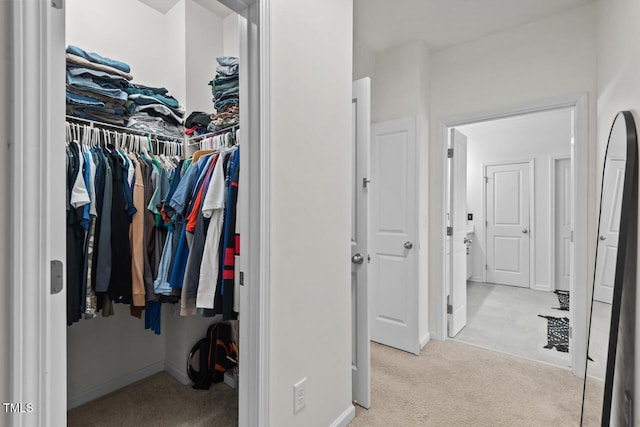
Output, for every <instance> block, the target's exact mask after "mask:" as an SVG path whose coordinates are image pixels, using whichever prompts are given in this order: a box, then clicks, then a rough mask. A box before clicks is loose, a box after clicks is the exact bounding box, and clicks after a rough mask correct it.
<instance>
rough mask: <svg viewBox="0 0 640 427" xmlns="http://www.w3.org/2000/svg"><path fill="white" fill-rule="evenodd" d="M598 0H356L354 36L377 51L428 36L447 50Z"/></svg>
mask: <svg viewBox="0 0 640 427" xmlns="http://www.w3.org/2000/svg"><path fill="white" fill-rule="evenodd" d="M594 1H595V0H393V1H391V0H354V37H355V38H356V39H358V40H359V41H360V42H362V43H364V44H365V45H366V46H367V47H369V48H370V49H371V50H372V51H373V52H374V53H380V52H382V51H385V50H387V49H389V48H391V47H395V46H398V45H401V44H404V43H408V42H412V41H416V40H422V41H424V42H425V43H426V45H427V46H428V47H429V49H430V50H431V51H437V50H441V49H444V48H447V47H450V46H453V45H456V44H459V43H464V42H467V41H471V40H473V39H477V38H479V37H482V36H486V35H489V34H491V33H495V32H498V31H501V30H505V29H508V28H512V27H516V26H519V25H523V24H527V23H530V22H534V21H537V20H539V19H542V18H545V17H548V16H551V15H555V14H557V13H560V12H564V11H566V10H569V9H572V8H575V7H578V6H582V5H585V4H588V3H593V2H594Z"/></svg>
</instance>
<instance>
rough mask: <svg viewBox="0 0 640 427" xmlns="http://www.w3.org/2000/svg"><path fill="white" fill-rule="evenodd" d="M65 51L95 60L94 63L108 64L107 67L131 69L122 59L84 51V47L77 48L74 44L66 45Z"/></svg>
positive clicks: (128, 70) (124, 70)
mask: <svg viewBox="0 0 640 427" xmlns="http://www.w3.org/2000/svg"><path fill="white" fill-rule="evenodd" d="M67 53H72V54H74V55H77V56H80V57H82V58H84V59H86V60H87V61H91V62H95V63H96V64H102V65H108V66H109V67H113V68H115V69H118V70H120V71H123V72H125V73H128V72H130V71H131V67H129V65H127V64H125V63H124V62H122V61H118V60H116V59H111V58H106V57H104V56H102V55H98V54H97V53H93V52H91V53H89V52H86V51H85V50H84V49H82V48H79V47H78V46H74V45H69V46H67Z"/></svg>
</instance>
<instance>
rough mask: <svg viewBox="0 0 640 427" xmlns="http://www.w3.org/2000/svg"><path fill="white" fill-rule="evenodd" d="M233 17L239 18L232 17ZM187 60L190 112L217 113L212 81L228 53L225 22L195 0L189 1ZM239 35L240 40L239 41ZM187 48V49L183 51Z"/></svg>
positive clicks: (187, 105) (231, 16) (187, 100)
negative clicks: (218, 59)
mask: <svg viewBox="0 0 640 427" xmlns="http://www.w3.org/2000/svg"><path fill="white" fill-rule="evenodd" d="M229 18H235V19H236V21H237V19H238V18H237V15H235V14H231V15H229ZM185 22H186V23H188V24H187V25H186V47H187V49H186V60H187V78H186V84H187V97H186V108H187V111H188V112H192V111H204V112H207V113H211V112H213V100H212V98H213V96H212V94H211V86H209V82H210V81H211V80H213V77H214V76H215V74H216V66H217V65H218V63H217V61H216V58H217V57H218V56H221V55H223V54H224V47H223V45H224V44H226V43H224V38H223V34H224V32H223V28H224V27H223V22H222V19H221V18H220V17H218V16H217V15H215V14H214V13H213V12H211V11H209V10H208V9H205V8H204V7H202V6H200V5H199V4H198V3H196V2H194V1H191V0H190V1H187V12H186V21H185ZM237 38H238V36H237V32H236V40H237ZM183 49H184V48H183Z"/></svg>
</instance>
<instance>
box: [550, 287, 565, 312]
mask: <svg viewBox="0 0 640 427" xmlns="http://www.w3.org/2000/svg"><path fill="white" fill-rule="evenodd" d="M553 293H554V294H556V295H557V296H558V302H560V308H557V307H554V308H555V309H556V310H562V311H569V291H553Z"/></svg>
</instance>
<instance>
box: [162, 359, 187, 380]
mask: <svg viewBox="0 0 640 427" xmlns="http://www.w3.org/2000/svg"><path fill="white" fill-rule="evenodd" d="M164 370H165V371H167V373H168V374H169V375H171V376H172V377H173V378H175V379H176V380H178V382H180V384H182V385H187V384H191V379H190V378H189V375H187V373H186V372H185V371H184V370H183V369H181V368H178V367H177V366H176V365H174V364H173V363H171V362H167V361H166V360H165V362H164Z"/></svg>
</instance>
